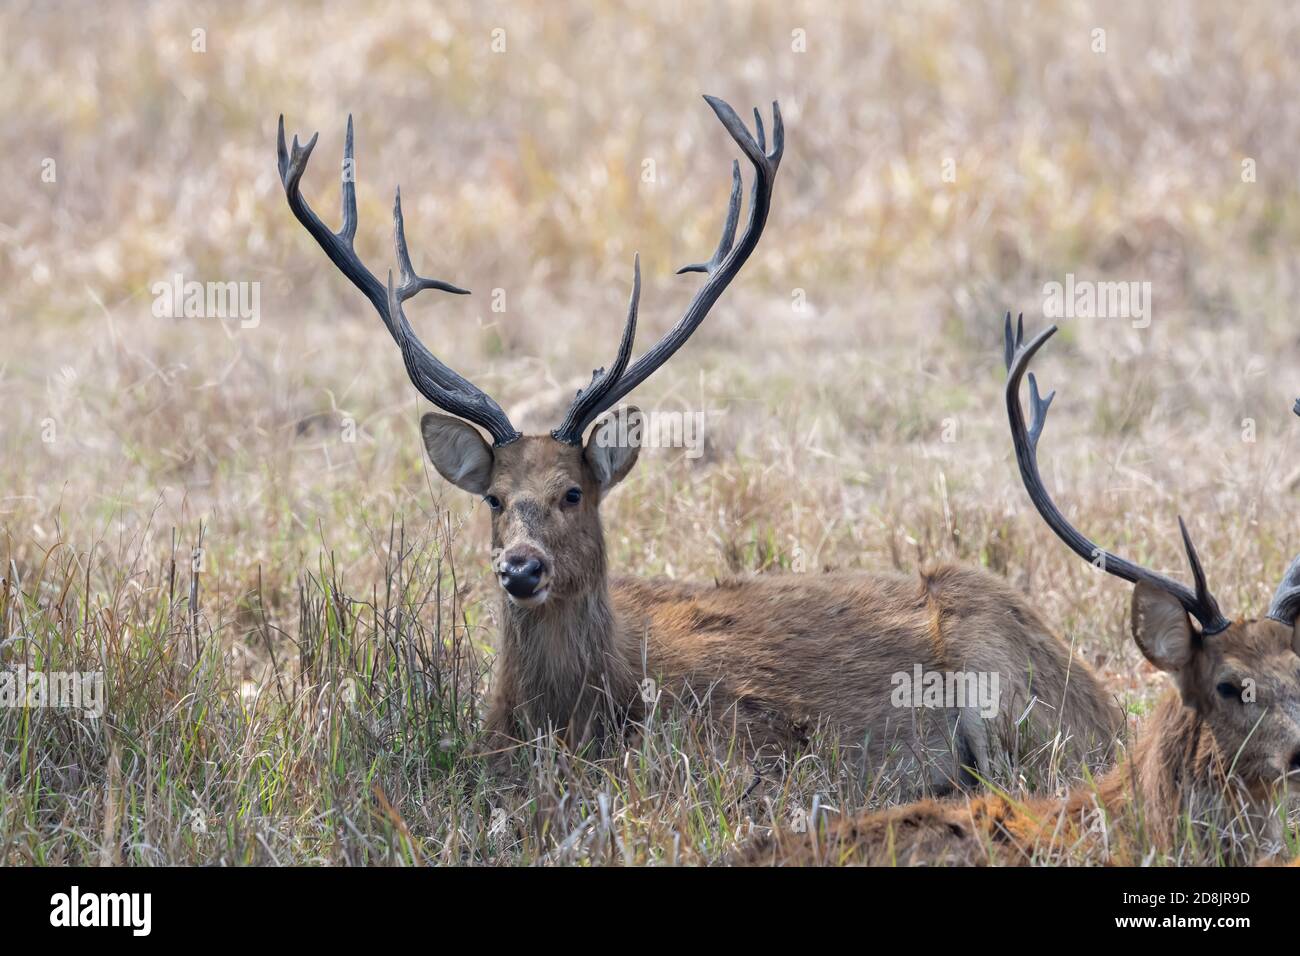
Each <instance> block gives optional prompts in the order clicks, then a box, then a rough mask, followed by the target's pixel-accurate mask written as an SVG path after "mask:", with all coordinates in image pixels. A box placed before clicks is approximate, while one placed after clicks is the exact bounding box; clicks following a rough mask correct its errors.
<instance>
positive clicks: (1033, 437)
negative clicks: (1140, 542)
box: [1004, 312, 1230, 635]
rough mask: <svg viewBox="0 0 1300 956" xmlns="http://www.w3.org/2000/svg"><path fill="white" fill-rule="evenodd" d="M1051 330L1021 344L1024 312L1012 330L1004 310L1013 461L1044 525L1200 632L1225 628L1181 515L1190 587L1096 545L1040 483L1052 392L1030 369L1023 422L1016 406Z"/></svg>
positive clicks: (1085, 556)
mask: <svg viewBox="0 0 1300 956" xmlns="http://www.w3.org/2000/svg"><path fill="white" fill-rule="evenodd" d="M1056 331H1057V329H1056V326H1054V325H1053V326H1051V327H1049V328H1047V329H1044V330H1043V331H1042V332H1040V333H1038V335H1036V336H1035V337H1034V338H1033V340H1032V341H1030V343H1029V344H1028V345H1024V344H1022V343H1023V340H1024V331H1023V317H1022V320H1021V327H1020V328H1018V329H1017V332H1016V334H1015V335H1014V336H1013V335H1012V333H1011V313H1010V312H1008V313H1007V319H1006V326H1005V332H1004V336H1005V349H1006V354H1007V356H1008V360H1007V385H1006V401H1007V416H1008V418H1009V419H1010V423H1011V438H1012V442H1013V443H1014V444H1015V449H1016V462H1017V464H1018V465H1019V467H1020V477H1021V480H1022V481H1023V482H1024V485H1025V490H1026V491H1028V492H1029V497H1030V500H1031V501H1033V503H1034V507H1035V508H1036V509H1037V510H1038V513H1039V514H1040V515H1042V516H1043V520H1044V521H1045V522H1046V523H1047V526H1048V527H1049V528H1051V529H1052V531H1053V532H1055V534H1056V536H1057V537H1058V538H1060V539H1061V540H1062V541H1064V542H1065V543H1066V545H1067V546H1069V548H1070V550H1072V551H1073V552H1074V553H1075V554H1077V555H1079V556H1080V557H1081V558H1083V559H1084V560H1085V561H1088V562H1090V563H1096V564H1098V565H1099V566H1100V567H1101V568H1102V570H1104V571H1106V572H1107V573H1108V574H1113V575H1115V576H1116V577H1118V578H1122V579H1124V580H1125V581H1129V582H1132V583H1136V582H1138V581H1146V582H1147V583H1148V584H1153V585H1155V586H1156V587H1159V588H1161V589H1162V590H1164V591H1166V592H1168V593H1169V594H1171V595H1173V596H1174V597H1175V598H1177V599H1178V601H1179V602H1180V603H1181V604H1182V605H1183V607H1184V608H1185V609H1186V610H1187V613H1189V614H1191V615H1192V616H1193V617H1195V618H1196V619H1197V620H1198V621H1200V623H1201V629H1202V631H1203V633H1205V634H1207V635H1208V634H1217V633H1218V632H1220V631H1222V630H1224V629H1226V628H1227V627H1228V625H1229V624H1230V622H1229V621H1228V620H1227V619H1226V618H1225V617H1224V616H1223V614H1222V613H1221V612H1220V611H1219V605H1218V602H1217V601H1215V599H1214V596H1213V595H1212V594H1210V591H1209V588H1208V587H1207V586H1206V583H1205V572H1204V570H1203V569H1202V567H1201V561H1200V558H1199V556H1198V555H1197V553H1196V548H1195V547H1194V546H1193V545H1192V539H1191V536H1190V535H1189V534H1188V533H1187V526H1186V525H1185V524H1184V523H1183V520H1182V518H1179V519H1178V526H1179V528H1180V529H1181V530H1182V535H1183V546H1184V548H1185V549H1186V551H1187V559H1188V562H1189V563H1190V564H1191V566H1192V577H1193V578H1194V579H1195V581H1196V590H1195V591H1192V590H1191V589H1190V588H1188V587H1187V586H1186V585H1184V584H1180V583H1179V582H1177V581H1175V580H1173V579H1172V578H1167V577H1165V576H1164V575H1162V574H1157V573H1155V572H1154V571H1148V570H1147V569H1146V568H1143V567H1140V566H1138V565H1136V564H1133V563H1131V562H1129V561H1126V560H1124V559H1123V558H1121V557H1119V556H1118V555H1115V554H1112V553H1111V552H1109V551H1106V550H1103V549H1102V548H1099V547H1097V545H1095V544H1094V543H1093V542H1092V541H1090V540H1089V539H1088V538H1086V537H1084V536H1083V535H1082V534H1080V533H1079V531H1078V530H1076V529H1075V528H1074V526H1073V525H1071V524H1070V523H1069V522H1068V521H1067V520H1066V519H1065V516H1064V515H1062V514H1061V512H1060V510H1059V509H1058V508H1057V507H1056V504H1055V502H1053V501H1052V498H1051V496H1050V495H1049V494H1048V493H1047V488H1046V486H1045V485H1044V484H1043V479H1042V476H1041V475H1040V474H1039V471H1038V440H1039V438H1041V437H1042V433H1043V427H1044V425H1045V424H1046V422H1047V409H1048V407H1049V406H1050V405H1051V403H1052V398H1053V397H1054V396H1055V395H1056V393H1055V392H1052V393H1051V394H1049V395H1048V396H1047V398H1045V399H1044V398H1041V397H1040V396H1039V394H1038V385H1037V382H1035V381H1034V377H1033V374H1032V373H1031V374H1030V376H1029V378H1030V404H1031V406H1032V408H1033V422H1032V424H1031V425H1030V426H1028V427H1027V426H1026V425H1025V416H1024V411H1023V410H1022V409H1021V407H1020V382H1021V380H1022V379H1023V378H1024V376H1025V372H1026V370H1027V369H1028V367H1029V363H1030V362H1031V361H1032V360H1033V358H1034V355H1035V354H1036V353H1037V352H1038V350H1039V349H1040V348H1042V347H1043V345H1044V344H1046V342H1047V340H1048V339H1050V338H1051V337H1052V336H1053V335H1055V334H1056Z"/></svg>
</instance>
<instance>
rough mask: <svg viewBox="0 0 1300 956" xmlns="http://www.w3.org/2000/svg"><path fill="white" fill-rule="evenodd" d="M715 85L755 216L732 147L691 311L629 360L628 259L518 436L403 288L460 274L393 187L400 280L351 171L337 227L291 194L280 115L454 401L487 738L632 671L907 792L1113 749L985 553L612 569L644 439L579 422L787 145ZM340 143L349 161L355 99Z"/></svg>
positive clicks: (441, 431)
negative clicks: (576, 358)
mask: <svg viewBox="0 0 1300 956" xmlns="http://www.w3.org/2000/svg"><path fill="white" fill-rule="evenodd" d="M706 99H707V101H708V103H709V105H710V106H711V107H712V108H713V111H714V113H715V114H717V116H718V118H719V119H720V120H721V121H722V124H723V125H724V126H725V127H726V129H727V131H728V132H729V133H730V134H731V136H732V138H733V139H734V140H735V141H736V143H737V144H738V145H739V147H740V149H741V151H742V152H743V153H744V154H745V156H746V158H747V159H748V160H749V162H750V163H751V164H752V165H753V167H754V173H755V179H754V184H753V188H752V193H751V198H750V208H749V220H748V224H747V225H746V227H745V229H744V231H743V233H742V234H741V235H740V237H739V240H738V241H736V227H737V224H738V221H739V215H740V201H741V185H742V180H741V175H740V165H739V163H738V162H737V163H735V164H734V165H733V170H732V180H733V185H732V190H731V199H730V204H729V207H728V212H727V218H726V224H725V226H724V228H723V231H722V238H721V241H720V242H719V245H718V248H717V250H716V251H715V252H714V254H713V256H712V257H711V258H710V259H709V260H708V261H707V262H704V263H700V264H698V265H693V266H688V267H686V268H685V269H683V270H681V271H682V272H688V271H689V272H703V273H705V275H706V279H705V282H704V284H703V286H701V288H700V290H699V291H698V292H697V293H696V295H695V297H694V298H693V300H692V301H691V303H690V305H689V306H688V308H687V310H686V314H685V315H684V316H683V317H682V319H681V320H680V321H679V322H678V323H677V324H676V325H675V326H674V327H673V328H672V329H671V330H670V331H669V332H668V333H667V334H666V335H665V336H664V337H663V339H662V340H661V341H659V342H658V343H657V344H656V345H655V346H654V347H653V348H652V349H650V350H649V351H648V352H646V353H645V354H644V355H642V356H641V357H640V358H639V359H637V360H636V361H635V362H630V358H631V352H632V343H633V336H634V334H635V331H636V320H637V306H638V299H639V293H640V266H639V263H638V264H637V265H636V268H635V270H634V279H633V285H632V295H631V302H630V305H629V308H628V316H627V321H626V325H625V328H624V331H623V336H622V340H621V343H620V345H619V349H618V353H617V357H616V358H615V360H614V362H613V363H612V364H611V365H610V367H609V368H607V369H599V370H597V371H596V372H595V373H594V374H593V376H592V380H591V382H590V384H589V385H588V386H587V387H586V388H584V389H582V390H580V391H579V392H578V394H577V396H576V398H575V399H574V402H573V405H572V407H571V408H570V409H569V411H568V414H567V416H566V417H565V419H564V421H563V422H562V423H561V425H560V426H559V427H558V428H556V429H555V430H554V431H553V432H551V433H550V434H549V435H538V436H529V437H524V436H522V435H520V434H519V432H517V431H516V430H515V428H514V426H512V425H511V423H510V421H509V419H508V418H507V417H506V414H505V413H504V412H503V411H502V409H501V408H500V406H499V405H498V404H497V403H496V402H495V401H493V400H492V398H490V397H489V396H488V395H486V394H485V393H484V392H482V391H480V390H479V389H478V388H477V387H475V386H474V385H472V384H471V383H470V382H468V381H467V380H466V379H464V378H462V377H461V376H460V375H459V374H457V373H456V372H454V371H452V370H451V369H450V368H448V367H447V366H446V365H444V364H443V363H442V362H441V361H439V360H438V359H437V358H435V357H434V356H433V355H432V354H431V353H430V352H429V350H428V349H426V348H425V347H424V345H423V344H421V342H420V341H419V340H418V339H417V338H416V336H415V334H414V332H413V331H412V330H411V327H410V325H409V324H408V323H407V320H406V317H405V316H404V315H403V312H402V303H403V302H404V301H405V300H407V299H409V298H411V297H412V296H414V295H415V294H416V293H417V292H420V291H421V290H423V289H440V290H442V291H445V292H453V293H463V292H464V290H462V289H458V288H456V287H455V286H452V285H449V284H447V283H445V282H440V281H437V280H434V279H425V278H421V277H420V276H418V275H417V274H416V273H415V271H414V269H413V268H412V265H411V259H410V255H409V254H408V252H407V247H406V238H405V235H404V231H403V222H402V209H401V199H400V193H399V194H398V199H397V201H396V203H395V206H394V210H393V214H394V220H395V227H396V247H397V258H398V264H399V267H400V278H399V284H398V285H396V286H394V284H393V279H392V274H391V272H390V274H389V279H388V284H387V287H386V288H385V286H384V284H383V283H381V282H380V281H379V280H378V279H377V278H376V277H375V276H374V275H373V274H372V273H371V272H370V271H369V270H367V269H366V267H365V266H364V265H363V264H362V263H361V261H360V260H359V259H358V258H357V255H356V253H355V251H354V249H353V242H352V240H353V236H354V234H355V232H356V226H357V217H356V197H355V186H354V184H353V182H352V181H351V179H349V178H347V177H345V181H344V183H343V226H342V228H341V229H340V230H339V232H338V233H332V232H330V230H329V229H328V228H327V227H326V226H325V225H324V224H323V223H322V222H321V220H320V219H319V218H318V217H317V216H316V214H315V213H314V212H313V211H312V210H311V209H310V207H308V205H307V203H306V202H305V201H304V200H303V198H302V196H301V194H300V192H299V182H300V180H301V177H302V174H303V170H304V169H305V168H306V165H307V161H308V158H309V157H310V154H311V151H312V148H313V146H314V145H315V143H316V137H315V136H313V137H312V139H311V141H310V142H308V143H307V144H306V145H305V146H299V145H298V141H297V139H296V138H295V139H294V141H293V147H292V151H290V150H287V149H286V147H285V141H284V121H283V117H281V121H280V137H279V167H280V176H281V179H282V181H283V184H284V188H285V193H286V195H287V197H288V200H289V205H290V208H291V209H292V210H293V212H294V215H296V216H297V218H298V220H299V221H300V222H301V223H302V224H303V225H304V226H305V227H306V228H307V231H308V232H310V233H311V235H312V236H313V237H314V238H315V239H316V241H317V242H318V243H319V244H320V245H321V247H322V248H323V249H324V250H325V252H326V254H327V255H328V256H329V258H330V260H331V261H332V262H333V263H334V264H335V266H337V267H338V268H339V269H340V270H341V271H342V272H343V274H344V275H346V276H347V277H348V278H349V279H350V280H351V281H352V282H353V284H354V285H356V286H357V288H359V289H360V290H361V291H362V292H363V293H364V294H365V296H366V297H367V298H368V299H369V300H370V302H371V304H372V305H373V306H374V307H375V309H376V310H377V311H378V312H379V314H380V317H381V318H382V319H383V320H384V323H385V325H386V326H387V327H388V331H389V332H390V334H391V335H392V336H393V338H394V339H395V340H396V341H397V344H398V345H399V346H400V348H401V351H402V357H403V359H404V360H405V363H406V369H407V372H408V374H409V375H410V378H411V381H412V382H413V383H414V385H415V387H416V388H417V389H418V390H419V391H420V392H421V394H423V395H424V396H425V397H426V398H428V399H429V400H430V401H431V402H433V403H434V404H435V405H437V406H438V407H439V408H442V409H443V410H445V411H448V412H450V413H451V414H452V415H453V416H455V417H448V416H444V415H436V414H428V415H425V416H424V417H423V419H422V420H421V429H422V432H423V435H424V443H425V447H426V449H427V451H428V454H429V458H430V459H431V461H432V462H433V464H434V466H435V467H436V468H437V470H438V472H439V473H440V474H441V475H442V476H443V477H444V478H446V479H447V480H448V481H449V482H451V483H452V484H454V485H456V486H458V487H460V488H462V489H464V490H465V491H468V492H470V493H472V494H475V495H479V496H481V497H482V498H483V500H484V501H485V502H486V503H487V505H488V507H489V508H490V509H491V513H492V548H493V571H494V572H495V574H496V576H497V580H498V582H499V584H500V585H501V589H502V617H501V635H500V652H499V655H498V659H497V672H496V675H495V680H494V700H493V702H492V705H491V709H490V713H489V714H488V716H487V721H486V728H487V731H488V740H487V749H489V750H505V749H508V748H509V747H510V746H511V742H512V741H518V740H520V739H522V738H524V737H525V736H527V735H529V734H531V733H533V732H534V731H535V730H537V729H543V730H544V729H546V728H547V727H548V726H549V727H554V728H558V729H563V730H564V731H565V733H566V736H567V738H568V740H569V742H570V743H571V744H577V743H578V742H580V741H582V740H585V739H589V738H590V737H591V736H602V735H604V734H606V733H608V732H609V731H611V730H614V729H617V728H618V727H620V726H622V725H623V723H624V722H625V721H627V720H631V721H637V720H639V719H641V718H642V717H643V716H644V715H645V713H646V712H647V710H648V707H649V705H650V703H651V702H652V701H653V700H655V692H654V691H649V688H648V685H646V684H644V683H643V682H644V681H646V680H647V679H649V680H653V681H655V682H656V683H655V686H656V687H657V688H661V689H662V690H664V691H667V692H668V693H669V694H670V695H673V696H676V697H678V698H679V699H685V700H694V699H702V700H705V701H706V702H707V706H708V709H709V712H710V713H711V714H713V715H714V716H716V717H717V718H718V719H719V720H722V721H724V722H727V723H728V724H729V725H730V724H734V725H735V726H736V728H737V730H738V731H739V734H740V736H741V737H742V740H743V742H745V743H746V744H747V745H748V746H752V747H753V748H756V749H758V750H767V749H771V750H775V751H784V750H785V749H786V748H789V747H792V746H794V745H797V744H799V743H801V742H802V741H804V740H805V738H806V737H807V735H808V734H809V733H810V732H811V731H812V730H813V729H814V728H815V727H818V726H826V727H829V728H830V729H831V730H832V731H834V732H836V733H837V734H838V735H839V737H840V741H841V743H842V744H844V745H846V746H850V747H857V748H862V750H864V751H865V757H866V759H867V761H868V762H869V764H870V766H871V767H872V768H879V767H880V766H881V765H882V764H885V763H886V762H888V763H889V766H890V767H891V769H892V770H893V771H894V772H897V773H898V774H899V778H900V779H901V780H903V781H905V784H906V787H907V789H914V788H917V787H924V786H925V785H926V784H927V783H928V784H929V785H930V786H931V787H933V788H935V789H936V790H946V789H950V788H951V786H952V785H953V784H954V782H970V781H971V780H973V779H974V778H973V777H972V775H971V771H972V770H973V771H976V772H978V773H980V774H988V773H990V772H991V771H992V770H993V769H994V768H995V767H1001V766H1003V765H1005V763H1006V762H1007V760H1008V759H1009V756H1008V755H1010V754H1014V753H1015V751H1016V750H1017V748H1018V747H1021V748H1023V747H1025V746H1026V742H1027V741H1030V742H1033V743H1034V744H1037V743H1038V742H1041V741H1052V740H1054V739H1057V740H1060V741H1063V742H1064V746H1062V747H1061V748H1060V750H1059V751H1058V753H1063V754H1068V755H1069V757H1070V758H1071V760H1072V761H1073V762H1075V763H1076V764H1077V761H1078V759H1079V758H1081V757H1084V756H1085V755H1092V754H1095V753H1096V750H1095V748H1100V749H1101V750H1103V751H1104V750H1105V749H1107V748H1108V747H1109V746H1110V744H1111V742H1112V741H1113V739H1114V737H1115V735H1116V733H1117V730H1118V728H1119V727H1120V726H1121V723H1122V721H1121V718H1120V715H1119V713H1118V710H1117V709H1116V708H1115V707H1114V706H1113V705H1112V704H1111V703H1110V702H1109V701H1108V699H1107V697H1106V696H1105V694H1104V693H1103V691H1102V689H1101V688H1100V686H1099V685H1098V683H1097V681H1096V680H1095V678H1094V677H1093V675H1092V673H1091V672H1090V671H1089V670H1088V668H1087V667H1086V665H1084V664H1083V663H1082V662H1081V661H1079V660H1077V659H1075V658H1074V657H1073V656H1072V655H1071V653H1070V650H1069V648H1067V647H1066V646H1065V645H1064V644H1062V643H1061V642H1060V640H1058V639H1057V637H1056V636H1055V635H1054V634H1053V633H1052V632H1051V630H1050V629H1049V628H1048V627H1047V625H1046V624H1045V623H1044V622H1043V620H1042V619H1041V618H1040V617H1039V616H1038V614H1037V613H1036V612H1035V611H1034V609H1033V608H1032V607H1031V606H1030V605H1029V604H1027V603H1026V602H1025V600H1024V599H1023V598H1022V597H1021V596H1020V595H1019V594H1018V593H1016V592H1015V591H1014V590H1012V589H1011V588H1010V587H1009V586H1008V585H1007V584H1006V582H1005V581H1003V580H1001V579H999V578H996V577H993V576H991V575H989V574H986V573H984V572H982V571H978V570H971V569H963V568H958V567H951V566H943V567H937V568H934V569H930V570H927V571H925V572H923V573H921V574H920V575H918V576H902V575H892V574H826V575H811V576H805V575H790V576H768V577H761V578H755V579H745V580H740V581H732V582H728V583H723V584H716V585H715V584H687V583H678V582H672V581H642V580H636V579H628V578H614V579H611V578H610V577H609V575H608V573H607V570H606V557H605V539H604V534H603V532H602V530H601V523H600V515H599V511H598V508H599V505H600V502H601V500H602V499H603V498H604V497H605V495H607V494H609V492H610V491H611V490H612V489H613V488H614V486H615V485H617V484H618V483H619V482H620V481H621V480H622V479H623V478H624V477H625V476H626V475H627V474H628V472H629V471H631V469H632V466H633V465H634V464H635V462H636V460H637V453H638V447H637V444H636V441H635V440H624V436H627V437H629V438H634V433H635V431H636V429H637V426H638V422H639V412H637V411H636V410H635V409H629V408H623V409H620V410H619V411H618V412H616V413H615V414H614V415H613V416H611V417H608V418H606V419H604V420H603V422H602V423H601V424H599V425H597V427H596V428H595V429H593V430H592V432H591V434H590V436H589V437H588V439H587V441H586V443H585V444H584V443H583V435H584V433H585V432H586V431H587V430H588V428H589V426H591V425H592V424H593V423H595V422H596V419H597V418H598V417H599V416H600V415H601V414H602V413H604V412H605V411H606V410H607V409H609V408H611V407H612V406H614V405H615V403H617V402H618V401H619V400H620V399H622V398H623V397H624V396H625V395H626V394H627V393H628V392H630V391H631V390H632V389H633V388H635V387H636V386H637V385H638V384H640V383H641V382H643V381H644V380H645V379H646V378H647V377H648V376H649V375H650V374H651V373H652V372H654V371H655V370H656V369H657V368H659V366H661V365H662V364H664V362H665V361H667V360H668V359H669V358H670V357H671V356H672V355H673V354H674V353H675V352H676V351H677V350H678V349H679V348H680V347H681V346H682V345H683V344H684V343H685V342H686V340H687V339H688V338H689V337H690V336H691V334H692V333H693V332H694V331H695V329H696V328H697V327H698V326H699V325H700V323H701V322H702V321H703V319H704V317H705V315H706V314H707V313H708V311H709V309H710V308H711V307H712V306H713V304H714V302H716V301H717V299H718V297H719V296H720V295H721V294H722V292H723V290H724V289H725V288H726V286H727V285H728V284H729V283H730V282H731V281H732V279H734V278H735V276H736V274H737V273H738V272H739V271H740V268H741V266H742V265H743V264H744V263H745V261H746V260H747V259H748V258H749V256H750V254H751V253H752V252H753V251H754V248H755V247H756V246H757V244H758V241H759V236H760V234H761V233H762V230H763V226H764V224H765V223H766V221H767V216H768V209H769V206H770V202H771V195H772V185H773V182H774V179H775V176H776V172H777V166H778V165H779V163H780V161H781V154H782V150H783V146H784V130H783V127H782V123H781V114H780V110H779V109H778V107H777V106H776V104H775V103H774V104H773V129H772V148H771V150H770V151H769V150H768V149H767V144H766V140H765V136H764V131H763V124H762V119H761V118H760V117H759V114H758V111H757V110H755V113H754V115H755V120H756V131H755V134H753V135H751V133H750V132H749V130H748V129H746V127H745V125H744V123H743V122H742V121H741V120H740V118H739V117H738V116H737V115H736V113H735V112H734V111H733V110H732V109H731V107H730V106H728V105H727V104H726V103H724V102H722V101H721V100H718V99H715V98H713V97H706ZM345 157H346V163H345V169H351V167H352V122H351V119H350V118H349V121H348V133H347V145H346V148H345ZM733 243H734V244H733ZM462 419H463V420H462ZM467 423H472V424H467ZM473 425H477V426H479V427H481V428H482V429H484V430H486V431H487V432H488V434H489V435H490V436H491V438H492V443H491V444H489V443H488V442H487V441H485V440H484V439H483V438H482V437H481V435H480V433H479V431H478V430H476V429H475V428H474V427H472V426H473ZM629 433H632V434H631V435H629ZM918 665H919V666H920V667H921V668H923V669H924V671H926V672H927V673H935V672H944V673H950V672H968V673H969V672H973V673H975V674H983V675H989V676H990V677H994V678H996V679H997V680H998V684H997V685H994V686H995V687H996V688H997V691H998V695H997V696H998V698H999V699H998V701H997V702H996V703H997V713H996V715H993V714H992V713H991V711H988V710H986V709H985V708H984V707H983V706H977V705H976V704H975V702H974V701H971V700H966V701H965V702H964V703H962V702H957V703H953V702H952V701H953V700H955V698H951V699H949V700H947V701H941V702H939V706H936V707H932V708H931V707H923V706H919V705H918V706H895V705H894V704H892V703H891V694H892V692H893V691H895V690H896V689H897V687H898V682H897V680H896V677H897V675H900V674H904V675H908V676H911V675H912V674H913V673H914V670H915V668H916V667H917V666H918ZM967 686H969V685H967ZM920 696H921V695H920V694H919V693H918V694H917V697H920ZM915 703H917V704H924V703H925V702H924V701H917V702H915ZM1026 709H1028V716H1027V717H1025V718H1024V719H1023V721H1021V720H1019V719H1018V718H1019V717H1020V716H1021V715H1022V714H1023V713H1024V712H1025V711H1026ZM994 716H996V718H997V719H994Z"/></svg>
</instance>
